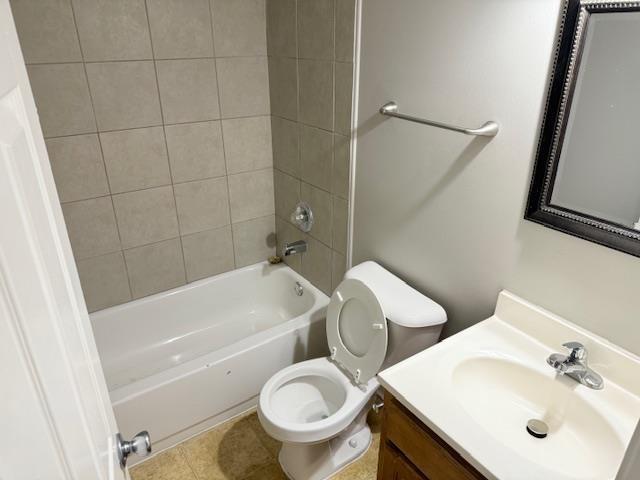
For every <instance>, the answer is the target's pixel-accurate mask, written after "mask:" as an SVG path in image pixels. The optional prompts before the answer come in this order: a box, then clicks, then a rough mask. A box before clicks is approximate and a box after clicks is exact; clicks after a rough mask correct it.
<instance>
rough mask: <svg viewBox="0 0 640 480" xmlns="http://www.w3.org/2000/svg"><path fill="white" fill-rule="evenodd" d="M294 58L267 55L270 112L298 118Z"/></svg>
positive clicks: (290, 118)
mask: <svg viewBox="0 0 640 480" xmlns="http://www.w3.org/2000/svg"><path fill="white" fill-rule="evenodd" d="M297 64H298V62H297V60H296V59H295V58H281V57H269V95H270V98H271V113H273V114H274V115H278V116H280V117H284V118H288V119H289V120H297V119H298V72H297Z"/></svg>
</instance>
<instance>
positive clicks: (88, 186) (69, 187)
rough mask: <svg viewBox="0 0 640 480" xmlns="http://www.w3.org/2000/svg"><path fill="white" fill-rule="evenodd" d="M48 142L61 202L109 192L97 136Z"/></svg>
mask: <svg viewBox="0 0 640 480" xmlns="http://www.w3.org/2000/svg"><path fill="white" fill-rule="evenodd" d="M46 143H47V151H48V152H49V161H50V162H51V170H52V171H53V177H54V178H55V180H56V188H57V189H58V197H60V201H61V202H73V201H76V200H85V199H88V198H95V197H101V196H104V195H108V194H109V184H108V183H107V175H106V174H105V170H104V163H103V161H102V153H101V152H100V143H99V142H98V136H97V135H95V134H91V135H77V136H72V137H59V138H50V139H49V140H47V142H46Z"/></svg>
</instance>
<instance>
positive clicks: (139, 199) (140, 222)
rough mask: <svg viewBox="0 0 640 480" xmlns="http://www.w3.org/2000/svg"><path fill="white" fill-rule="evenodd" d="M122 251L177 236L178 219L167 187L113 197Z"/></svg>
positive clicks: (170, 192) (171, 193)
mask: <svg viewBox="0 0 640 480" xmlns="http://www.w3.org/2000/svg"><path fill="white" fill-rule="evenodd" d="M113 205H114V207H115V210H116V218H117V219H118V228H119V230H120V237H121V239H122V247H123V248H131V247H137V246H139V245H144V244H147V243H153V242H159V241H161V240H166V239H169V238H174V237H177V236H178V218H177V215H176V205H175V201H174V198H173V189H172V188H171V187H170V186H167V187H157V188H150V189H148V190H140V191H137V192H129V193H121V194H118V195H114V196H113Z"/></svg>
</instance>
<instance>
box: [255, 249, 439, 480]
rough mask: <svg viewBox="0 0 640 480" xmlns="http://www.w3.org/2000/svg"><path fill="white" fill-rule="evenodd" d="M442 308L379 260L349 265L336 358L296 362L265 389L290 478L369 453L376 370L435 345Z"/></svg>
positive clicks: (341, 291)
mask: <svg viewBox="0 0 640 480" xmlns="http://www.w3.org/2000/svg"><path fill="white" fill-rule="evenodd" d="M446 320H447V316H446V313H445V311H444V309H443V308H442V307H441V306H440V305H438V304H437V303H435V302H434V301H433V300H431V299H429V298H427V297H425V296H424V295H422V294H421V293H419V292H418V291H417V290H415V289H414V288H412V287H411V286H409V285H407V284H406V283H405V282H403V281H402V280H400V279H399V278H398V277H396V276H395V275H393V274H392V273H390V272H388V271H387V270H385V269H384V268H382V267H381V266H380V265H378V264H377V263H375V262H371V261H369V262H364V263H361V264H360V265H357V266H355V267H353V268H351V269H350V270H349V271H348V272H347V273H346V274H345V278H344V280H343V281H342V283H340V285H338V287H337V288H336V290H335V292H334V293H333V295H332V296H331V302H330V303H329V306H328V308H327V323H326V332H327V342H328V345H329V350H330V356H329V357H324V358H316V359H313V360H307V361H305V362H300V363H296V364H294V365H291V366H290V367H287V368H284V369H282V370H280V371H279V372H278V373H276V374H275V375H274V376H273V377H271V378H270V379H269V380H268V381H267V383H265V385H264V387H263V388H262V390H261V392H260V399H259V402H258V417H259V419H260V423H261V424H262V426H263V428H264V430H265V431H266V432H267V433H268V434H269V435H270V436H271V437H273V438H274V439H276V440H279V441H281V442H282V448H281V450H280V454H279V456H278V459H279V461H280V465H281V466H282V469H283V470H284V472H285V473H286V474H287V476H288V477H289V478H291V479H292V480H323V479H326V478H328V477H330V476H331V475H333V474H334V473H336V472H337V471H338V470H340V469H342V468H343V467H345V466H346V465H348V464H349V463H351V462H353V461H355V460H357V459H358V458H359V457H360V456H361V455H362V454H364V453H365V452H366V450H367V448H368V447H369V445H370V443H371V430H370V429H369V426H368V425H367V422H366V417H367V413H368V411H369V408H370V406H371V404H372V402H373V399H374V394H375V393H376V391H377V390H378V388H379V383H378V380H377V377H376V374H377V373H378V372H379V371H381V370H383V369H385V368H387V367H389V366H391V365H393V364H395V363H397V362H400V361H401V360H404V359H405V358H407V357H409V356H411V355H413V354H415V353H418V352H419V351H422V350H424V349H425V348H427V347H429V346H431V345H433V344H435V343H436V342H437V341H438V339H439V337H440V333H441V331H442V327H443V324H444V323H445V322H446Z"/></svg>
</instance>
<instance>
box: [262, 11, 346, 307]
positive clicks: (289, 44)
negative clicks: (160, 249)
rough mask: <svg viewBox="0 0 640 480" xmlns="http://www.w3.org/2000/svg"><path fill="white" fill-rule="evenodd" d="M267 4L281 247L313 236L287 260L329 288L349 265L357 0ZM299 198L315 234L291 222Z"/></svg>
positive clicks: (336, 282)
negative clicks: (308, 207)
mask: <svg viewBox="0 0 640 480" xmlns="http://www.w3.org/2000/svg"><path fill="white" fill-rule="evenodd" d="M267 11H268V15H267V17H268V22H267V24H268V27H267V30H268V35H267V36H268V40H269V41H268V45H269V49H268V52H269V75H270V83H271V113H272V131H273V161H274V167H275V168H274V185H275V203H276V229H277V236H278V247H279V248H278V250H280V249H281V248H282V244H283V243H284V242H290V241H294V240H299V239H305V240H307V242H308V251H307V253H304V254H302V255H296V256H293V257H287V258H286V259H285V261H286V262H287V263H288V264H289V265H290V266H291V267H292V268H294V269H295V270H297V271H299V272H300V273H302V275H304V276H305V277H306V278H307V279H308V280H310V281H311V282H312V283H314V284H315V285H316V286H317V287H318V288H320V289H321V290H323V291H324V292H325V293H327V294H330V293H331V291H332V290H333V288H334V287H335V286H336V285H337V284H338V283H339V282H340V281H341V280H342V276H343V275H344V271H345V265H346V259H345V254H346V248H347V223H348V220H347V211H348V201H347V200H348V198H349V142H350V138H351V137H350V135H351V98H352V97H351V95H352V94H351V92H352V88H353V48H354V37H353V25H354V12H355V0H268V2H267ZM300 200H304V201H306V202H307V203H309V204H310V205H311V208H312V210H313V212H314V218H315V225H314V227H313V229H312V230H311V232H310V233H309V234H304V233H302V232H301V231H300V230H298V229H297V228H296V227H295V226H294V225H292V224H291V223H290V215H291V212H292V211H293V209H294V208H295V205H296V203H297V202H298V201H300Z"/></svg>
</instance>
